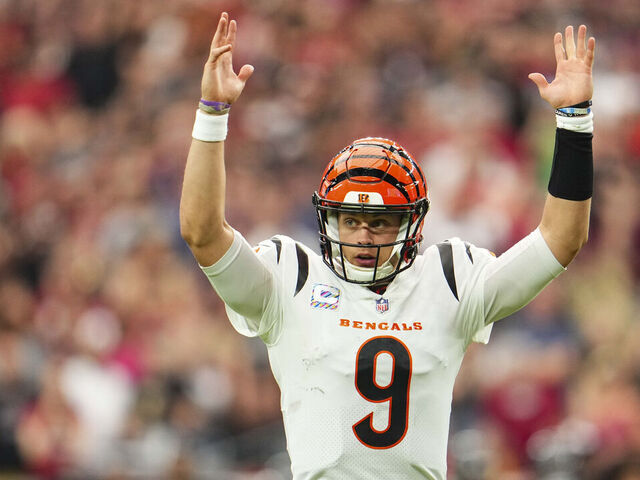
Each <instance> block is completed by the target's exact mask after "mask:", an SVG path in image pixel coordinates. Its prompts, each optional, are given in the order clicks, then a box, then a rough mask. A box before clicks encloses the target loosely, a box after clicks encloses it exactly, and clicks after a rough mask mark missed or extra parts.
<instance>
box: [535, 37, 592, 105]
mask: <svg viewBox="0 0 640 480" xmlns="http://www.w3.org/2000/svg"><path fill="white" fill-rule="evenodd" d="M586 37H587V27H586V26H584V25H580V27H579V28H578V45H577V48H576V44H575V42H574V39H573V27H572V26H571V25H569V26H568V27H567V28H565V31H564V38H565V47H564V48H563V47H562V34H561V33H560V32H558V33H556V34H555V36H554V37H553V45H554V50H555V54H556V77H555V78H554V79H553V82H551V83H548V82H547V80H546V78H545V77H544V75H542V74H541V73H530V74H529V78H530V79H531V80H532V81H533V83H535V84H536V86H537V87H538V91H539V92H540V96H541V97H542V98H543V99H544V100H546V101H547V102H549V104H551V106H552V107H553V108H561V107H568V106H570V105H575V104H577V103H581V102H584V101H586V100H590V99H591V96H592V95H593V78H592V75H591V67H592V66H593V55H594V49H595V47H596V39H595V38H593V37H590V38H589V40H588V41H587V42H585V39H586Z"/></svg>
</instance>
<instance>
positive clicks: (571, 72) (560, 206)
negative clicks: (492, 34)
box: [529, 25, 596, 267]
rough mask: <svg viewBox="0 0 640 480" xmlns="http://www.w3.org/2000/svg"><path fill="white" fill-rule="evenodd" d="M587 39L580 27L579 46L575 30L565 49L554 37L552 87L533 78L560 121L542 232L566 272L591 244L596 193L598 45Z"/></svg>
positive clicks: (567, 36)
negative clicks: (595, 76) (594, 141)
mask: <svg viewBox="0 0 640 480" xmlns="http://www.w3.org/2000/svg"><path fill="white" fill-rule="evenodd" d="M586 35H587V27H586V26H584V25H581V26H580V28H579V29H578V44H577V46H576V44H575V42H574V38H573V27H571V26H568V27H567V28H566V29H565V47H564V48H563V46H562V34H560V33H556V34H555V37H554V39H553V42H554V49H555V56H556V63H557V66H556V76H555V78H554V80H553V81H552V82H551V83H548V82H547V80H546V79H545V77H544V76H543V75H542V74H540V73H532V74H530V75H529V78H530V79H531V80H532V81H533V82H534V83H535V84H536V86H537V87H538V90H539V92H540V96H541V97H542V98H543V99H544V100H546V101H547V102H548V103H549V104H550V105H551V106H552V107H554V108H555V109H556V113H557V115H558V116H557V119H558V130H557V132H556V147H555V152H554V158H553V166H552V171H551V179H550V182H549V192H550V193H549V194H548V195H547V199H546V202H545V206H544V210H543V213H542V220H541V222H540V225H539V228H540V232H541V233H542V236H543V237H544V239H545V241H546V242H547V245H549V248H550V249H551V251H552V252H553V254H554V256H555V257H556V259H557V260H558V261H559V262H560V263H561V264H562V265H563V266H565V267H566V266H567V265H568V264H569V263H570V262H571V260H573V258H574V257H575V256H576V255H577V253H578V251H579V250H580V248H581V247H582V245H584V243H585V242H586V241H587V237H588V230H589V212H590V209H591V193H592V189H593V158H592V151H591V139H592V136H593V135H592V131H593V120H592V118H593V116H592V114H591V111H590V108H589V106H590V104H591V102H590V100H591V96H592V94H593V80H592V66H593V58H594V49H595V43H596V41H595V39H594V38H593V37H591V38H589V40H588V41H586ZM565 107H575V108H573V109H572V108H565ZM558 109H561V110H558Z"/></svg>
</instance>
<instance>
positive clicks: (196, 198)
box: [180, 12, 253, 266]
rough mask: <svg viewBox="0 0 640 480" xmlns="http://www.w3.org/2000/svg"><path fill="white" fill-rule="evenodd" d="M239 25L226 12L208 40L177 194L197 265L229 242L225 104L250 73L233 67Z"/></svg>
mask: <svg viewBox="0 0 640 480" xmlns="http://www.w3.org/2000/svg"><path fill="white" fill-rule="evenodd" d="M236 31H237V25H236V22H235V20H231V21H230V20H229V15H228V14H227V13H226V12H225V13H222V15H221V16H220V20H219V21H218V27H217V29H216V32H215V34H214V36H213V40H212V42H211V50H210V52H209V58H208V59H207V62H206V64H205V66H204V73H203V75H202V100H204V103H203V102H201V107H202V108H205V109H206V110H208V112H205V111H203V110H199V111H198V113H197V116H198V118H197V119H196V125H195V126H194V137H198V138H200V139H199V140H198V139H196V138H194V139H193V140H192V141H191V148H190V149H189V155H188V157H187V165H186V168H185V172H184V181H183V185H182V197H181V199H180V231H181V233H182V238H184V240H185V241H186V242H187V244H188V245H189V248H190V249H191V251H192V252H193V255H194V256H195V258H196V260H197V261H198V263H199V264H200V265H203V266H208V265H212V264H213V263H215V262H216V261H218V260H219V259H220V258H221V257H222V256H223V255H224V253H225V252H226V251H227V249H228V248H229V247H230V246H231V243H232V242H233V231H232V230H231V228H230V227H229V225H228V224H227V222H226V220H225V216H224V200H225V168H224V139H225V138H226V125H227V123H226V122H227V118H228V106H230V105H231V104H233V103H234V102H235V101H236V100H237V99H238V97H239V96H240V94H241V93H242V90H243V88H244V85H245V83H246V81H247V80H248V79H249V77H250V76H251V74H252V73H253V67H252V66H251V65H244V66H243V67H242V68H241V69H240V71H239V72H238V74H237V75H236V74H235V73H234V71H233V65H232V51H233V45H234V43H235V40H236Z"/></svg>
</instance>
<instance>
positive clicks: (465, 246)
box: [464, 242, 473, 263]
mask: <svg viewBox="0 0 640 480" xmlns="http://www.w3.org/2000/svg"><path fill="white" fill-rule="evenodd" d="M464 248H465V250H466V251H467V257H469V260H471V263H473V255H471V245H470V244H469V242H464Z"/></svg>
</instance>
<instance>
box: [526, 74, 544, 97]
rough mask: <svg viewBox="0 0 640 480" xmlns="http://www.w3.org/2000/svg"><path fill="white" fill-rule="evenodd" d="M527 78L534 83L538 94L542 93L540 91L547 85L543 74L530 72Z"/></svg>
mask: <svg viewBox="0 0 640 480" xmlns="http://www.w3.org/2000/svg"><path fill="white" fill-rule="evenodd" d="M528 78H529V80H531V81H532V82H533V83H535V84H536V87H538V92H540V95H542V92H543V91H544V90H546V88H547V87H548V86H549V82H547V79H546V78H544V75H542V74H541V73H530V74H529V77H528Z"/></svg>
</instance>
